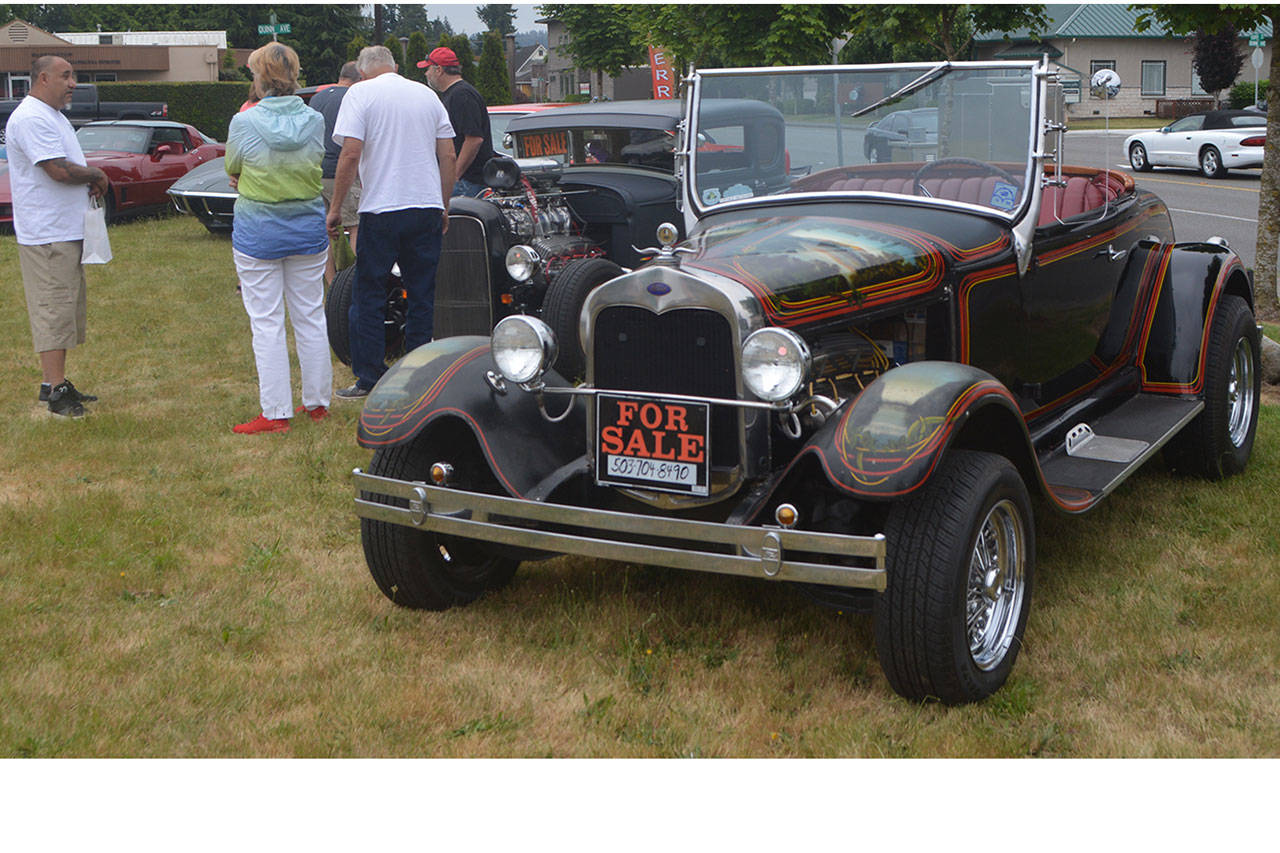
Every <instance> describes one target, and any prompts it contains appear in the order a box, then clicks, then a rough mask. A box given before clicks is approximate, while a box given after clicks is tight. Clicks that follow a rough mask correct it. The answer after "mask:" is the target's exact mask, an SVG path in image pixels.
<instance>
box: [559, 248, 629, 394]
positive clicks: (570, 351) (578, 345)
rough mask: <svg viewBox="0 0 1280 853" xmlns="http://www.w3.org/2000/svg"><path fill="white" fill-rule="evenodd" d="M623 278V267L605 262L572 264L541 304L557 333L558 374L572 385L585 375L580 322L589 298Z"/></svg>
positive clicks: (560, 276)
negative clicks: (614, 279) (589, 295)
mask: <svg viewBox="0 0 1280 853" xmlns="http://www.w3.org/2000/svg"><path fill="white" fill-rule="evenodd" d="M620 275H622V267H620V266H618V265H617V264H615V263H614V262H613V261H610V260H606V259H605V258H579V259H578V260H575V261H570V262H569V263H568V264H566V265H565V268H564V269H563V270H562V271H561V272H560V275H558V276H556V278H555V280H554V281H552V282H551V285H550V287H548V288H547V298H546V300H545V301H544V302H543V303H542V320H543V322H545V323H546V324H547V325H548V326H550V327H551V331H553V332H555V336H556V342H557V344H558V345H559V355H558V356H557V357H556V363H555V365H554V367H555V370H556V372H557V373H559V374H560V375H561V376H563V377H564V378H565V379H568V380H570V381H572V380H574V379H578V378H580V377H582V376H583V375H584V374H585V373H586V369H587V359H586V354H585V352H584V351H583V349H582V340H581V338H580V337H579V336H578V320H579V318H580V317H581V316H582V305H583V303H584V302H586V300H587V294H588V293H590V292H591V291H593V290H595V289H596V288H597V287H599V286H600V285H602V284H604V283H605V282H606V281H608V280H609V279H611V278H616V277H618V276H620Z"/></svg>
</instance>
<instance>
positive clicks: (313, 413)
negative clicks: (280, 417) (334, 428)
mask: <svg viewBox="0 0 1280 853" xmlns="http://www.w3.org/2000/svg"><path fill="white" fill-rule="evenodd" d="M303 412H306V413H307V414H308V415H310V417H311V420H313V421H316V422H319V421H322V420H324V419H325V418H327V417H329V410H328V409H326V408H325V407H324V406H316V407H315V408H314V409H308V408H307V407H306V406H299V407H298V408H296V409H294V410H293V413H294V414H295V415H300V414H302V413H303Z"/></svg>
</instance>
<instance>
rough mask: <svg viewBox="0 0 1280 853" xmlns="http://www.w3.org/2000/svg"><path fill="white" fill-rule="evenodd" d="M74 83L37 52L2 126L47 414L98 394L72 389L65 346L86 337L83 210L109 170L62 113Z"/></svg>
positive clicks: (62, 412) (64, 69) (75, 412)
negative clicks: (94, 162) (88, 154)
mask: <svg viewBox="0 0 1280 853" xmlns="http://www.w3.org/2000/svg"><path fill="white" fill-rule="evenodd" d="M75 87H76V77H75V72H74V71H72V68H71V63H69V62H67V61H66V60H65V59H62V58H61V57H57V56H41V57H39V58H38V59H36V61H35V62H33V63H32V64H31V90H30V92H29V93H28V94H27V96H26V97H25V98H23V99H22V103H21V104H19V105H18V107H17V109H15V110H14V111H13V114H12V115H10V116H9V121H8V123H7V124H6V125H5V143H6V146H7V149H8V151H7V156H8V158H9V184H10V187H11V189H12V192H13V232H14V236H15V237H17V240H18V260H19V262H20V263H21V265H22V285H23V289H24V290H25V291H26V295H27V315H28V317H29V319H30V321H31V339H32V343H33V344H34V345H35V350H36V353H37V354H38V355H39V357H40V372H41V374H42V377H41V378H42V384H41V386H40V400H41V402H44V401H46V400H47V401H48V403H49V412H50V414H54V415H58V416H60V417H71V418H78V417H83V416H84V413H85V409H84V403H89V402H93V401H94V400H96V399H98V398H97V397H93V396H90V395H88V394H81V393H80V392H79V391H77V390H76V387H75V386H74V385H72V384H71V381H70V380H69V379H67V374H66V369H67V350H69V349H71V348H73V347H75V346H76V345H77V344H82V343H84V339H85V323H86V315H87V304H88V302H87V297H86V293H85V281H84V266H83V265H82V264H81V263H80V255H81V252H82V250H83V247H84V212H85V210H86V209H87V208H88V206H89V198H90V196H92V197H94V198H97V197H99V196H101V195H102V194H103V193H105V192H106V191H107V176H106V174H105V173H104V172H103V171H102V170H101V169H96V168H93V167H91V166H87V165H86V164H85V159H84V151H82V150H81V148H80V142H79V140H77V139H76V134H75V131H74V130H73V129H72V127H71V122H69V121H67V117H66V116H65V115H63V114H62V113H61V112H60V110H61V109H62V108H63V107H65V106H66V105H67V104H69V103H71V91H72V90H73V89H74V88H75ZM86 186H87V187H88V189H87V190H86Z"/></svg>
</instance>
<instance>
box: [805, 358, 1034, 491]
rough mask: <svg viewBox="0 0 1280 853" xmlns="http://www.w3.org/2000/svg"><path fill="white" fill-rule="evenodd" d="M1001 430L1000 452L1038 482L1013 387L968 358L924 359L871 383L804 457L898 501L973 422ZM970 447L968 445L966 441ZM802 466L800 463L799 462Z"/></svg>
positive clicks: (989, 431) (833, 475)
mask: <svg viewBox="0 0 1280 853" xmlns="http://www.w3.org/2000/svg"><path fill="white" fill-rule="evenodd" d="M971 420H973V421H976V422H981V423H982V424H983V425H984V428H983V429H982V430H977V431H975V432H981V433H983V434H986V435H994V436H1000V437H1001V438H1000V441H999V442H997V444H998V445H1008V446H999V447H998V448H993V449H994V450H995V452H998V453H1002V454H1003V455H1005V456H1007V457H1009V458H1010V459H1012V460H1013V461H1014V463H1015V464H1016V465H1017V466H1018V468H1019V469H1020V471H1021V472H1022V474H1023V476H1024V478H1026V479H1027V481H1028V482H1029V483H1034V482H1035V481H1036V477H1035V467H1034V466H1035V463H1034V461H1032V460H1033V456H1032V454H1031V440H1030V437H1029V436H1028V435H1027V430H1026V425H1025V423H1024V422H1023V420H1022V415H1021V412H1020V410H1019V409H1018V406H1017V404H1016V403H1015V402H1014V399H1013V395H1012V394H1010V393H1009V390H1008V389H1007V388H1005V386H1004V385H1003V384H1002V383H1001V382H999V381H998V380H997V379H996V378H995V377H993V376H992V375H991V374H989V373H987V372H986V371H984V370H979V369H978V368H976V367H972V366H970V365H967V364H957V363H954V362H945V361H921V362H914V363H911V364H907V365H904V366H902V367H898V368H895V369H893V370H890V371H888V372H887V373H885V374H884V375H882V376H881V377H880V378H879V379H877V380H876V381H875V382H873V383H871V384H870V385H868V386H867V388H866V390H864V391H863V392H862V394H860V395H859V396H858V397H857V398H856V399H855V400H853V401H852V402H850V403H849V404H847V405H846V406H845V407H844V408H843V409H842V410H841V411H839V412H838V413H837V415H836V416H835V417H833V418H832V420H830V421H829V422H828V423H827V424H826V426H824V427H823V428H822V429H821V430H820V431H819V432H818V433H816V434H815V435H814V436H813V438H812V439H811V440H810V441H809V443H808V444H807V445H806V446H805V447H804V449H803V450H802V451H801V452H800V454H799V455H798V456H797V461H798V460H799V459H800V458H803V457H805V456H808V455H811V454H812V455H814V456H816V457H817V458H818V461H819V463H820V464H821V466H822V468H823V470H824V471H825V472H826V475H827V478H828V480H830V482H831V484H832V485H833V486H835V487H836V488H838V489H840V490H841V491H843V492H846V493H849V494H851V495H855V496H857V497H859V498H863V499H867V500H892V499H896V498H899V497H901V496H903V495H906V494H909V493H911V492H913V491H915V490H916V489H918V488H919V487H920V486H922V485H923V484H924V483H925V482H926V481H927V480H928V479H929V477H930V476H931V475H932V474H933V471H934V469H935V468H936V467H937V465H938V462H939V461H940V460H941V458H942V455H943V453H944V452H945V451H946V450H947V448H948V447H949V446H951V445H952V444H953V443H955V441H956V439H957V437H958V436H960V435H961V434H964V435H965V436H968V435H969V432H970V431H969V430H968V429H966V425H967V424H968V423H969V422H970V421H971ZM966 446H968V445H967V444H966ZM793 464H794V463H793Z"/></svg>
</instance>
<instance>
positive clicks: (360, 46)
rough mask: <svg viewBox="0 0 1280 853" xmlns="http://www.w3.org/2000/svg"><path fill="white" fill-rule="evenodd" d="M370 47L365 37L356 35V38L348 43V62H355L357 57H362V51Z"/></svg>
mask: <svg viewBox="0 0 1280 853" xmlns="http://www.w3.org/2000/svg"><path fill="white" fill-rule="evenodd" d="M368 46H369V43H368V42H367V41H365V40H364V36H362V35H360V33H356V35H355V38H353V39H352V40H351V41H349V42H347V62H354V61H355V59H356V57H358V56H359V55H360V51H362V50H364V49H365V48H366V47H368Z"/></svg>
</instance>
